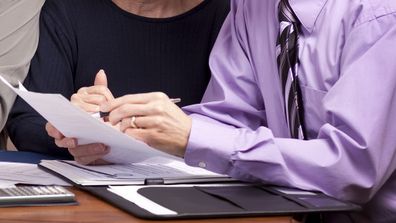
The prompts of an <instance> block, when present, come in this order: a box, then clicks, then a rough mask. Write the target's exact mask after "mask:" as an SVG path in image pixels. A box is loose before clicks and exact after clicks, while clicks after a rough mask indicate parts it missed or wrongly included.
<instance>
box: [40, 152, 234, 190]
mask: <svg viewBox="0 0 396 223" xmlns="http://www.w3.org/2000/svg"><path fill="white" fill-rule="evenodd" d="M39 165H40V166H41V167H44V168H46V169H48V170H51V171H53V172H55V173H57V174H60V175H62V176H64V177H65V178H67V179H69V180H71V181H72V182H74V183H75V184H78V185H81V186H99V185H143V184H176V183H207V182H223V181H235V180H233V179H231V178H230V177H228V176H226V175H221V174H216V173H213V172H210V171H207V170H205V169H201V168H197V167H191V166H188V165H187V164H185V163H184V162H183V161H179V160H174V159H168V158H164V157H155V158H151V159H148V160H145V161H142V162H136V163H128V164H113V165H102V166H84V165H80V164H78V163H77V162H75V161H64V160H42V161H41V162H40V164H39Z"/></svg>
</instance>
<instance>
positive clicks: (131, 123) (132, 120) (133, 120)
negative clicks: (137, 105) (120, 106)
mask: <svg viewBox="0 0 396 223" xmlns="http://www.w3.org/2000/svg"><path fill="white" fill-rule="evenodd" d="M135 121H136V117H135V116H132V117H131V122H130V123H129V124H130V125H131V127H132V128H134V129H137V128H139V127H138V126H137V125H136V123H135Z"/></svg>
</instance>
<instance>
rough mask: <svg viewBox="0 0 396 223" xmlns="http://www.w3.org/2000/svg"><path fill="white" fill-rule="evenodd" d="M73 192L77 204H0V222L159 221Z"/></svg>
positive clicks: (20, 155) (284, 222) (268, 222)
mask: <svg viewBox="0 0 396 223" xmlns="http://www.w3.org/2000/svg"><path fill="white" fill-rule="evenodd" d="M51 158H52V157H48V156H44V155H40V154H35V153H29V152H5V151H0V161H8V162H10V161H11V162H24V163H38V162H39V161H40V160H41V159H51ZM70 190H71V191H73V192H74V193H75V194H76V196H77V201H78V202H79V205H75V206H51V207H12V208H0V222H7V223H17V222H18V223H21V222H23V223H28V222H35V223H42V222H46V223H51V222H52V223H69V222H70V223H71V222H73V223H75V222H78V223H93V222H98V223H99V222H111V223H124V222H125V223H127V222H128V223H147V222H159V221H147V220H142V219H139V218H136V217H134V216H132V215H130V214H128V213H126V212H124V211H122V210H121V209H118V208H116V207H114V206H112V205H110V204H108V203H106V202H104V201H102V200H100V199H98V198H96V197H94V196H92V195H90V194H88V193H87V192H84V191H81V190H79V189H77V188H71V189H70ZM198 221H199V222H205V223H239V222H252V223H255V222H257V223H258V222H260V223H297V222H296V221H294V220H293V218H292V217H288V216H285V217H257V218H228V219H205V220H175V221H167V222H168V223H172V222H177V223H194V222H198Z"/></svg>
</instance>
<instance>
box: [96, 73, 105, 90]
mask: <svg viewBox="0 0 396 223" xmlns="http://www.w3.org/2000/svg"><path fill="white" fill-rule="evenodd" d="M94 85H103V86H106V87H107V77H106V73H105V72H104V70H100V71H99V72H98V73H97V74H96V77H95V82H94Z"/></svg>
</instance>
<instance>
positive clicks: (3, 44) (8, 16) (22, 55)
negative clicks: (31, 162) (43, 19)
mask: <svg viewBox="0 0 396 223" xmlns="http://www.w3.org/2000/svg"><path fill="white" fill-rule="evenodd" d="M44 1H45V0H19V1H15V0H0V75H2V76H3V77H5V78H6V79H7V80H8V81H10V82H11V83H12V84H15V83H17V82H18V81H21V82H22V81H23V80H24V79H25V77H26V74H27V72H28V70H29V64H30V60H31V59H32V57H33V55H34V53H35V51H36V49H37V44H38V38H39V16H40V9H41V7H42V6H43V4H44ZM15 97H16V95H15V94H14V93H13V92H11V91H10V90H9V89H8V88H7V87H6V86H5V85H3V83H0V130H1V129H3V127H4V124H5V122H6V120H7V117H8V113H9V112H10V109H11V106H12V104H13V103H14V100H15ZM1 138H2V137H0V148H4V142H3V140H2V139H1Z"/></svg>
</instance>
